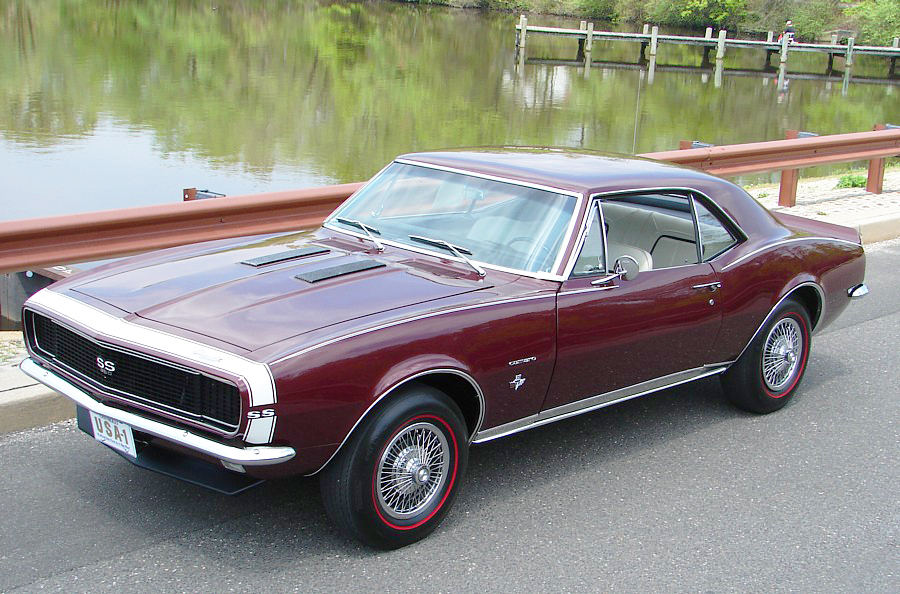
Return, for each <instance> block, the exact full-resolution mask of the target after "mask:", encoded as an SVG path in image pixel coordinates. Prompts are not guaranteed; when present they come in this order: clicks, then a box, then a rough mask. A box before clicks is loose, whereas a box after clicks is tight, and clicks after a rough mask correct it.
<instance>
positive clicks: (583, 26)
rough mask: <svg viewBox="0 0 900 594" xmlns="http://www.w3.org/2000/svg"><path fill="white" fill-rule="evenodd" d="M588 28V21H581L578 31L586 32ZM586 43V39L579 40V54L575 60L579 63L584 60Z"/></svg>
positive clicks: (577, 53)
mask: <svg viewBox="0 0 900 594" xmlns="http://www.w3.org/2000/svg"><path fill="white" fill-rule="evenodd" d="M586 28H587V21H581V23H580V24H579V25H578V29H579V30H580V31H584V30H585V29H586ZM584 41H585V40H584V39H581V38H580V37H579V38H578V52H576V53H575V59H576V60H577V61H579V62H580V61H582V60H584Z"/></svg>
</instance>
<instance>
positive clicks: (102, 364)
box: [97, 357, 116, 375]
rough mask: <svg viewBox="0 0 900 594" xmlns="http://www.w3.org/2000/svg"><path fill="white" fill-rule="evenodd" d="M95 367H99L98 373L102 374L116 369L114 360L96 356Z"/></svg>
mask: <svg viewBox="0 0 900 594" xmlns="http://www.w3.org/2000/svg"><path fill="white" fill-rule="evenodd" d="M97 368H98V369H100V373H102V374H103V375H112V374H113V373H115V371H116V362H115V361H108V360H106V359H104V358H103V357H97Z"/></svg>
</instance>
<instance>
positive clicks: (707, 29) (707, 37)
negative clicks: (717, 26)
mask: <svg viewBox="0 0 900 594" xmlns="http://www.w3.org/2000/svg"><path fill="white" fill-rule="evenodd" d="M704 37H705V38H706V39H712V27H707V28H706V35H704Z"/></svg>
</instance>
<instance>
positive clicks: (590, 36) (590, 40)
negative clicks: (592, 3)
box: [584, 23, 594, 53]
mask: <svg viewBox="0 0 900 594" xmlns="http://www.w3.org/2000/svg"><path fill="white" fill-rule="evenodd" d="M593 45H594V23H588V24H587V43H585V45H584V49H585V51H586V52H587V53H591V48H592V47H593Z"/></svg>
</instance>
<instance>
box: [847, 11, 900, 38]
mask: <svg viewBox="0 0 900 594" xmlns="http://www.w3.org/2000/svg"><path fill="white" fill-rule="evenodd" d="M849 13H850V15H851V16H852V17H853V18H854V19H855V22H856V24H857V26H858V27H859V29H860V33H861V36H860V41H863V42H865V43H872V44H875V45H890V44H891V41H892V40H893V38H894V37H900V0H862V2H860V3H859V4H858V5H856V6H855V7H853V8H851V9H850V10H849Z"/></svg>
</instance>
